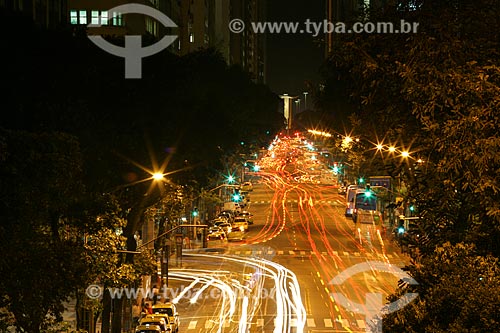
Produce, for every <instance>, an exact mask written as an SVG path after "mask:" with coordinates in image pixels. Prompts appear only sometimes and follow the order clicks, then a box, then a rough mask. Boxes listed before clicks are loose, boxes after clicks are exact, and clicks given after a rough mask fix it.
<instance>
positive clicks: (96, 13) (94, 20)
mask: <svg viewBox="0 0 500 333" xmlns="http://www.w3.org/2000/svg"><path fill="white" fill-rule="evenodd" d="M91 22H92V24H99V11H98V10H93V11H92V20H91Z"/></svg>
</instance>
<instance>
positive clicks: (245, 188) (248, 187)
mask: <svg viewBox="0 0 500 333" xmlns="http://www.w3.org/2000/svg"><path fill="white" fill-rule="evenodd" d="M240 190H241V191H247V192H251V191H253V185H252V183H251V182H244V183H243V184H241V186H240Z"/></svg>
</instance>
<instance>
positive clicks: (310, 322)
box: [307, 318, 316, 327]
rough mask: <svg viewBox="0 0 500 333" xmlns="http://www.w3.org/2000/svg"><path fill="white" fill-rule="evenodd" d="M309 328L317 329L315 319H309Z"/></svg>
mask: <svg viewBox="0 0 500 333" xmlns="http://www.w3.org/2000/svg"><path fill="white" fill-rule="evenodd" d="M307 327H316V322H315V321H314V319H313V318H307Z"/></svg>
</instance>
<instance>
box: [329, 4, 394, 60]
mask: <svg viewBox="0 0 500 333" xmlns="http://www.w3.org/2000/svg"><path fill="white" fill-rule="evenodd" d="M395 1H396V0H326V2H325V4H326V6H325V7H326V8H325V9H326V19H327V20H328V21H329V22H332V23H337V22H344V23H346V22H349V21H351V20H353V19H355V18H356V15H358V14H359V13H360V12H361V11H362V10H363V9H375V8H380V7H382V6H385V5H387V4H389V3H393V2H395ZM358 19H362V17H358ZM363 19H366V17H363ZM334 39H335V33H327V34H325V57H328V55H329V54H330V53H331V52H332V51H333V47H334V46H333V44H334Z"/></svg>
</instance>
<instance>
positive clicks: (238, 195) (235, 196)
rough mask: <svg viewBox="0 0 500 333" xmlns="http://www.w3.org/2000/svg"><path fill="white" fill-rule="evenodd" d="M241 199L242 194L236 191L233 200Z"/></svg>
mask: <svg viewBox="0 0 500 333" xmlns="http://www.w3.org/2000/svg"><path fill="white" fill-rule="evenodd" d="M240 200H241V196H240V194H239V193H235V194H233V201H234V202H238V201H240Z"/></svg>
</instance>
